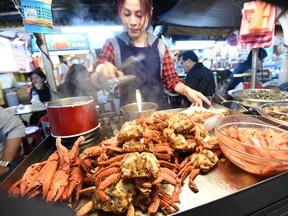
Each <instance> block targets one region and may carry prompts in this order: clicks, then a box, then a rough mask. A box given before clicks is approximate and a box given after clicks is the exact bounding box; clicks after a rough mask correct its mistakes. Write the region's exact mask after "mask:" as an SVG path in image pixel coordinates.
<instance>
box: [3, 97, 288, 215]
mask: <svg viewBox="0 0 288 216" xmlns="http://www.w3.org/2000/svg"><path fill="white" fill-rule="evenodd" d="M215 102H217V101H215ZM213 106H214V109H216V110H217V109H221V110H223V107H222V106H220V105H219V104H217V103H214V104H213ZM183 110H184V109H173V110H167V112H170V113H173V114H177V113H179V112H182V111H183ZM185 110H187V109H185ZM225 111H226V109H225ZM227 111H228V112H229V113H230V114H229V115H231V114H235V111H233V110H230V109H227ZM238 115H241V116H242V114H238ZM243 116H246V115H243ZM248 116H249V115H248ZM269 123H270V124H272V125H275V126H277V127H279V126H281V127H282V128H283V129H285V130H287V125H281V124H279V122H277V121H272V122H269ZM105 130H107V128H104V127H100V128H97V129H96V130H95V131H94V132H93V133H88V134H85V135H84V137H85V142H84V143H83V144H82V145H81V146H80V152H83V151H84V150H85V149H87V148H89V147H92V146H94V145H97V144H99V143H100V142H101V141H103V140H106V139H107V137H104V134H107V131H105ZM212 133H213V131H212ZM76 139H77V137H73V138H67V139H62V144H63V145H64V146H65V147H67V148H68V149H71V148H72V147H73V144H74V142H75V140H76ZM55 143H56V137H53V136H51V135H49V136H48V137H47V138H46V139H45V140H44V141H43V142H42V143H41V144H40V145H39V146H37V148H36V149H35V150H34V151H33V152H32V153H31V154H30V155H29V156H28V157H27V158H26V159H25V160H24V161H23V162H22V163H21V164H20V165H19V167H17V168H16V169H15V170H14V172H12V173H11V175H10V176H9V177H8V178H7V179H6V180H5V181H4V182H3V183H2V184H1V185H0V188H1V190H3V191H7V190H8V189H9V188H10V187H11V186H12V184H13V183H15V182H16V181H17V180H18V179H19V178H21V177H22V176H23V174H24V172H25V170H26V169H27V168H28V167H29V166H30V165H31V164H34V163H38V162H41V161H45V160H47V159H48V158H49V157H50V156H51V155H52V153H53V152H55V151H56V145H55ZM221 158H222V159H220V160H219V161H218V163H217V165H216V166H215V167H214V168H213V169H212V170H210V171H209V172H208V173H200V174H199V175H198V176H197V177H196V178H195V180H194V182H195V184H196V185H197V187H198V189H199V191H198V192H193V191H192V190H191V188H190V187H189V185H188V178H187V179H186V180H185V183H184V185H183V187H182V192H181V193H180V196H179V198H180V203H179V204H177V205H178V206H179V211H177V212H175V213H174V214H175V215H187V214H189V215H192V214H196V215H210V214H217V215H218V214H221V215H227V216H228V215H239V216H240V215H251V214H253V215H263V214H265V215H267V214H270V213H273V215H282V214H283V213H285V212H287V204H288V199H287V196H288V191H287V190H285V189H283V188H285V185H286V182H287V180H288V173H287V172H283V173H280V174H277V175H273V176H262V175H255V174H251V173H249V172H246V171H244V170H242V169H240V168H239V167H238V166H236V165H234V164H233V163H232V162H231V161H230V160H228V159H227V160H226V158H225V157H221ZM84 197H85V196H84ZM24 198H25V196H24ZM81 198H82V199H84V198H83V197H82V196H80V201H79V202H83V200H82V201H81ZM33 199H36V200H40V201H41V202H45V201H44V200H43V199H42V196H37V197H35V198H33ZM84 200H85V199H84ZM60 203H61V201H60ZM62 204H63V209H65V208H67V206H66V205H67V203H66V202H62ZM68 209H69V208H68ZM74 210H75V209H74V208H73V210H72V209H71V210H70V211H71V212H74ZM94 214H95V215H99V214H100V215H101V214H103V212H102V211H100V212H99V211H97V210H95V211H93V212H91V215H94ZM139 214H140V215H142V214H143V213H139ZM143 215H145V214H143ZM157 215H163V212H162V211H159V212H158V213H157Z"/></svg>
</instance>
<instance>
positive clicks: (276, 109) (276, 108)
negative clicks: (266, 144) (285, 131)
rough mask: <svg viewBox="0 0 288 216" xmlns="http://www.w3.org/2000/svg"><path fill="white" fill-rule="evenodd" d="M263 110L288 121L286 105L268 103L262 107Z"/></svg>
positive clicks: (267, 113)
mask: <svg viewBox="0 0 288 216" xmlns="http://www.w3.org/2000/svg"><path fill="white" fill-rule="evenodd" d="M263 112H264V113H265V114H266V115H269V116H271V117H273V118H276V119H279V120H282V121H288V106H284V105H270V106H267V107H264V108H263Z"/></svg>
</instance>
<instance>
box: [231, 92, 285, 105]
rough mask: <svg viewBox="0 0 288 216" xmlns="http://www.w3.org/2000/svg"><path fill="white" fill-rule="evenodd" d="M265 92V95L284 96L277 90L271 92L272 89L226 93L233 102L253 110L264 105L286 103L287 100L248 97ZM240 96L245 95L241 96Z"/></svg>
mask: <svg viewBox="0 0 288 216" xmlns="http://www.w3.org/2000/svg"><path fill="white" fill-rule="evenodd" d="M263 91H265V92H267V94H271V95H279V94H283V95H284V96H285V92H283V91H278V90H272V89H241V90H231V91H229V92H228V94H229V95H230V96H231V97H232V98H233V100H236V101H240V102H241V103H242V104H243V105H246V106H252V107H255V108H260V107H261V106H262V105H263V104H265V103H274V102H288V99H287V98H285V99H283V100H282V99H281V100H280V99H272V98H267V99H266V98H257V99H255V98H249V97H248V96H249V95H250V94H251V93H255V94H259V95H260V94H261V92H263ZM241 95H247V96H246V97H245V96H241Z"/></svg>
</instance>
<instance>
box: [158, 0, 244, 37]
mask: <svg viewBox="0 0 288 216" xmlns="http://www.w3.org/2000/svg"><path fill="white" fill-rule="evenodd" d="M243 2H245V1H237V0H234V1H231V0H194V1H191V0H180V1H179V2H178V3H177V4H176V5H175V6H174V7H173V8H172V9H171V10H169V11H168V12H166V13H165V14H162V15H160V16H159V17H158V18H159V21H160V22H162V23H163V24H166V25H167V26H168V27H167V32H168V34H173V35H175V34H181V35H189V34H198V35H199V34H202V35H207V34H213V35H221V34H227V33H230V32H231V30H234V29H238V28H239V27H240V24H241V17H242V15H241V9H242V5H243Z"/></svg>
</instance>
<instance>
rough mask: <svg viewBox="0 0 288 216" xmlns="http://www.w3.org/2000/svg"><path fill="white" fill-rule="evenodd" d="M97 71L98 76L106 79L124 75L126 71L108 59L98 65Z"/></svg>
mask: <svg viewBox="0 0 288 216" xmlns="http://www.w3.org/2000/svg"><path fill="white" fill-rule="evenodd" d="M96 73H97V74H98V76H101V77H102V78H104V79H111V78H115V77H118V76H123V75H124V73H123V72H122V71H120V70H118V68H117V67H115V65H113V64H112V63H110V62H107V61H106V62H104V63H102V64H99V65H98V66H97V68H96Z"/></svg>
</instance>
